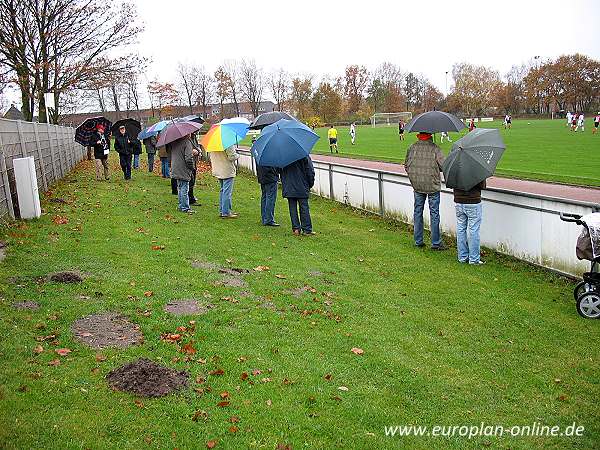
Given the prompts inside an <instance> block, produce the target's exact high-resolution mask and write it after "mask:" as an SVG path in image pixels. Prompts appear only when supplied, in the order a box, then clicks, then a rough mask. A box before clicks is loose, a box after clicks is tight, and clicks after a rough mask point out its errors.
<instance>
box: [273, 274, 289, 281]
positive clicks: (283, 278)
mask: <svg viewBox="0 0 600 450" xmlns="http://www.w3.org/2000/svg"><path fill="white" fill-rule="evenodd" d="M275 278H279V279H280V280H285V279H286V278H287V277H286V276H285V275H283V274H281V273H278V274H275Z"/></svg>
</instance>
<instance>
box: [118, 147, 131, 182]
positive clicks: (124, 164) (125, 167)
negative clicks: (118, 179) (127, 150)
mask: <svg viewBox="0 0 600 450" xmlns="http://www.w3.org/2000/svg"><path fill="white" fill-rule="evenodd" d="M119 164H121V170H122V171H123V177H124V178H125V179H126V180H131V155H125V154H123V153H119Z"/></svg>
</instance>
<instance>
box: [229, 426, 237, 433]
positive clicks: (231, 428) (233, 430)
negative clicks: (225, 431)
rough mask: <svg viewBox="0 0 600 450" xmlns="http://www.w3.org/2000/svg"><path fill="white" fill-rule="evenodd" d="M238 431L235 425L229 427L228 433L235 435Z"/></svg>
mask: <svg viewBox="0 0 600 450" xmlns="http://www.w3.org/2000/svg"><path fill="white" fill-rule="evenodd" d="M238 430H239V428H238V427H236V426H235V425H232V426H230V427H229V432H230V433H237V431H238Z"/></svg>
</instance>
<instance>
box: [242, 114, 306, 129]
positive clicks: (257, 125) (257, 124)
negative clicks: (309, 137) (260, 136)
mask: <svg viewBox="0 0 600 450" xmlns="http://www.w3.org/2000/svg"><path fill="white" fill-rule="evenodd" d="M281 119H285V120H295V121H296V122H297V121H298V119H296V118H295V117H293V116H290V115H289V114H288V113H284V112H282V111H271V112H267V113H263V114H261V115H259V116H258V117H257V118H256V119H254V121H253V122H252V123H251V124H250V127H249V128H250V129H251V130H262V129H263V128H264V127H266V126H267V125H271V124H272V123H275V122H277V121H279V120H281Z"/></svg>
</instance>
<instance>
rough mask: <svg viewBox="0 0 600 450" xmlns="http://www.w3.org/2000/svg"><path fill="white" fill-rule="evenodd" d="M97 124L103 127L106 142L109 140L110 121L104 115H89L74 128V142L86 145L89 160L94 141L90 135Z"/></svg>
mask: <svg viewBox="0 0 600 450" xmlns="http://www.w3.org/2000/svg"><path fill="white" fill-rule="evenodd" d="M98 125H102V126H103V127H104V138H105V139H106V141H107V142H110V127H111V126H112V123H111V121H110V120H108V119H107V118H106V117H104V116H98V117H90V118H88V119H86V120H84V121H83V122H82V123H81V124H80V125H79V126H78V127H77V128H76V129H75V142H77V143H79V144H81V145H83V146H84V147H87V158H88V160H90V161H91V160H92V154H93V150H94V149H93V147H94V145H95V142H96V141H94V138H93V136H92V135H93V134H95V133H96V131H97V126H98Z"/></svg>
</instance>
